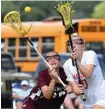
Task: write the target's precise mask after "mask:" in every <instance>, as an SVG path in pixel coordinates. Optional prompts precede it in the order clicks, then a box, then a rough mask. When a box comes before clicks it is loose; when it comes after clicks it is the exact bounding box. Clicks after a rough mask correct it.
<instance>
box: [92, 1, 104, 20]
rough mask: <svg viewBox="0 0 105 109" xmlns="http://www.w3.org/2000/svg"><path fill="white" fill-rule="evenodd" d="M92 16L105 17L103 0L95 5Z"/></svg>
mask: <svg viewBox="0 0 105 109" xmlns="http://www.w3.org/2000/svg"><path fill="white" fill-rule="evenodd" d="M92 17H93V18H103V19H105V2H101V3H99V4H98V5H96V6H95V7H94V12H93V13H92Z"/></svg>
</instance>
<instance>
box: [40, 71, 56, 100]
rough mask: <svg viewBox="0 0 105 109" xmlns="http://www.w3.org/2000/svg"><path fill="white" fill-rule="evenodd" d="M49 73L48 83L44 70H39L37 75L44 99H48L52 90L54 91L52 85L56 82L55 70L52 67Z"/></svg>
mask: <svg viewBox="0 0 105 109" xmlns="http://www.w3.org/2000/svg"><path fill="white" fill-rule="evenodd" d="M49 75H50V77H51V78H52V79H51V81H50V83H49V84H48V83H47V78H46V73H44V72H41V73H40V74H39V77H38V83H39V86H40V87H41V90H42V93H43V96H44V97H45V98H46V99H50V98H51V97H52V95H53V92H54V87H55V84H56V80H57V77H56V76H57V75H58V74H57V72H56V71H55V70H54V69H53V70H51V71H49Z"/></svg>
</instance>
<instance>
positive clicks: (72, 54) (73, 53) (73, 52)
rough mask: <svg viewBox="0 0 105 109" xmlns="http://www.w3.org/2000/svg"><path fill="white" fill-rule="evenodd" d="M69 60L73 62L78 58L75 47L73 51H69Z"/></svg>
mask: <svg viewBox="0 0 105 109" xmlns="http://www.w3.org/2000/svg"><path fill="white" fill-rule="evenodd" d="M70 58H71V59H73V60H75V59H77V58H78V55H77V51H76V48H75V47H74V48H73V50H71V54H70Z"/></svg>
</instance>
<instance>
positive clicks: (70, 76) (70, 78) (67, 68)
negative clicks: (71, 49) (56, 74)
mask: <svg viewBox="0 0 105 109" xmlns="http://www.w3.org/2000/svg"><path fill="white" fill-rule="evenodd" d="M63 68H64V71H65V74H66V76H67V79H66V80H67V81H69V82H73V81H75V80H74V78H73V76H72V73H71V71H70V68H69V66H68V65H67V63H64V65H63Z"/></svg>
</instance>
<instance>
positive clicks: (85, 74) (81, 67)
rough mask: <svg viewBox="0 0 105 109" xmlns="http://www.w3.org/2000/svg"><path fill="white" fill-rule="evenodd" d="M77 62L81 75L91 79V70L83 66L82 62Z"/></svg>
mask: <svg viewBox="0 0 105 109" xmlns="http://www.w3.org/2000/svg"><path fill="white" fill-rule="evenodd" d="M76 61H77V66H78V68H79V70H80V72H81V74H82V75H83V76H84V77H85V78H87V79H88V78H89V77H90V76H91V73H90V72H89V70H88V69H87V68H86V67H85V66H84V65H82V64H81V62H80V61H79V60H76Z"/></svg>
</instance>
